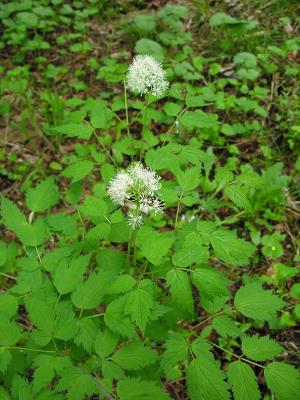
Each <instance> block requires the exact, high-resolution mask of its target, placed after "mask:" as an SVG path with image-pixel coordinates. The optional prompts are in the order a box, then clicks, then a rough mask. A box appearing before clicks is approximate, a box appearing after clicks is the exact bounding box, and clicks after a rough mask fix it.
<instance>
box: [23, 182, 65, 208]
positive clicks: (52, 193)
mask: <svg viewBox="0 0 300 400" xmlns="http://www.w3.org/2000/svg"><path fill="white" fill-rule="evenodd" d="M59 197H60V194H59V192H58V190H57V186H56V184H55V182H54V179H53V178H52V177H49V178H47V179H45V180H44V181H42V182H41V183H39V184H38V185H37V186H36V187H35V188H31V189H28V190H27V192H26V200H25V201H26V205H27V207H28V208H29V209H30V210H31V211H33V212H42V211H45V210H48V209H49V208H51V207H52V206H54V205H55V204H56V203H57V202H58V200H59Z"/></svg>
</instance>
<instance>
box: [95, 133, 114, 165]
mask: <svg viewBox="0 0 300 400" xmlns="http://www.w3.org/2000/svg"><path fill="white" fill-rule="evenodd" d="M93 134H94V136H96V138H97V141H98V143H99V144H100V146H101V147H102V149H103V150H104V152H105V153H106V155H107V157H108V158H109V159H110V161H111V162H112V163H113V164H114V165H116V162H115V160H114V159H113V157H112V156H111V155H110V153H109V151H108V150H107V148H106V146H105V145H104V144H103V143H102V142H101V140H100V138H99V136H98V135H97V133H96V131H95V130H93Z"/></svg>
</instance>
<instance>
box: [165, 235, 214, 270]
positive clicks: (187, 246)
mask: <svg viewBox="0 0 300 400" xmlns="http://www.w3.org/2000/svg"><path fill="white" fill-rule="evenodd" d="M208 256H209V254H208V249H207V247H206V246H202V239H201V236H200V235H199V234H198V232H191V233H189V234H187V235H184V237H183V239H182V238H181V237H180V238H179V243H177V242H176V247H175V252H174V254H173V256H172V262H173V264H174V265H176V266H177V267H188V266H190V265H192V264H193V263H196V264H202V263H206V262H207V260H208Z"/></svg>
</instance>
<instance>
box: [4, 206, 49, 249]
mask: <svg viewBox="0 0 300 400" xmlns="http://www.w3.org/2000/svg"><path fill="white" fill-rule="evenodd" d="M1 215H2V218H3V221H4V224H5V225H6V227H7V228H8V229H9V230H11V231H13V232H15V234H16V235H17V237H18V238H19V239H20V241H21V242H22V243H23V244H24V245H25V246H39V245H40V244H42V243H43V242H44V241H45V240H46V237H47V232H46V224H45V222H44V220H43V219H38V220H36V221H35V222H34V223H33V224H29V223H28V222H27V221H26V217H25V215H24V214H23V213H22V212H21V210H20V209H19V208H18V207H17V206H16V205H15V204H14V203H13V202H12V201H11V200H9V199H6V198H3V199H2V202H1Z"/></svg>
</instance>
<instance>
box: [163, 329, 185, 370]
mask: <svg viewBox="0 0 300 400" xmlns="http://www.w3.org/2000/svg"><path fill="white" fill-rule="evenodd" d="M165 348H166V350H165V352H164V354H163V356H162V358H161V367H162V368H163V369H164V371H168V370H169V369H170V368H172V367H174V366H175V365H177V364H178V363H180V362H182V361H184V360H186V359H187V357H188V350H189V346H188V342H187V341H186V339H185V338H184V337H182V336H181V335H180V334H179V333H176V332H175V333H173V335H172V336H171V337H170V338H169V339H167V340H166V342H165Z"/></svg>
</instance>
